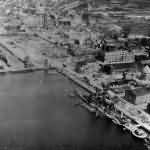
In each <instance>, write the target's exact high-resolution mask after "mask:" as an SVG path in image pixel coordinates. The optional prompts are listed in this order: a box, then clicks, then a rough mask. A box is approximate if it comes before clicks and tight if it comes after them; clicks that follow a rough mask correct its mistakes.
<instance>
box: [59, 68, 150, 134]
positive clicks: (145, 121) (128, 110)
mask: <svg viewBox="0 0 150 150" xmlns="http://www.w3.org/2000/svg"><path fill="white" fill-rule="evenodd" d="M58 70H59V73H61V74H63V75H64V76H65V77H67V78H68V79H70V80H71V81H73V82H74V83H75V84H77V85H78V86H80V87H81V88H83V89H85V90H86V91H87V92H89V93H95V92H96V90H95V89H94V88H93V87H92V86H89V85H87V84H86V83H84V82H83V81H81V80H80V79H78V78H77V77H76V76H75V75H73V74H72V73H70V71H69V70H67V69H65V68H61V69H58ZM115 95H116V94H115ZM116 98H117V99H118V102H117V103H116V104H115V108H116V109H117V110H118V111H120V112H122V113H123V114H124V115H126V116H127V117H129V118H130V119H131V120H134V121H135V122H136V123H138V124H139V125H140V126H141V127H143V128H144V129H145V130H146V131H148V132H150V115H149V114H148V113H146V112H144V111H143V110H142V109H140V108H137V107H136V106H134V105H133V104H131V103H129V102H127V101H126V100H124V99H123V98H121V97H119V96H118V95H116Z"/></svg>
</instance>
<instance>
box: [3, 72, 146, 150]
mask: <svg viewBox="0 0 150 150" xmlns="http://www.w3.org/2000/svg"><path fill="white" fill-rule="evenodd" d="M74 86H75V85H73V84H72V83H71V82H70V81H68V80H67V79H66V78H64V77H63V76H61V75H59V74H56V73H53V74H45V73H43V72H38V73H26V74H16V75H15V74H13V75H10V74H8V75H2V76H0V149H6V150H7V149H8V150H11V149H13V150H14V149H15V150H16V149H17V150H18V149H19V150H20V149H21V150H22V149H23V150H26V149H32V150H34V149H35V150H39V149H41V150H45V149H49V150H51V149H52V150H53V149H54V150H55V149H56V150H59V149H60V150H62V149H63V150H72V149H75V150H78V149H79V150H103V149H105V150H109V149H115V150H117V149H121V150H122V149H128V150H129V149H132V150H133V149H136V150H144V149H145V147H144V144H143V143H142V142H140V141H139V140H137V139H135V138H134V137H133V136H132V135H131V134H129V133H128V132H127V131H123V130H122V129H121V127H118V126H115V125H114V124H113V123H111V121H110V120H108V119H106V118H105V117H103V116H101V117H100V118H99V119H96V117H95V115H94V114H91V113H89V112H88V111H87V110H86V109H84V108H82V107H80V106H78V105H76V104H77V103H78V102H79V99H78V98H77V97H74V96H73V95H72V92H73V90H74ZM71 95H72V96H71Z"/></svg>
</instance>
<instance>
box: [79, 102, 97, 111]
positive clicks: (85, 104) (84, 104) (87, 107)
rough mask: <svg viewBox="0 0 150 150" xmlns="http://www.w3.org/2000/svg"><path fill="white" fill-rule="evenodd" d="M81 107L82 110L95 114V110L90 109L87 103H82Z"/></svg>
mask: <svg viewBox="0 0 150 150" xmlns="http://www.w3.org/2000/svg"><path fill="white" fill-rule="evenodd" d="M81 106H83V107H84V108H86V109H87V110H88V111H90V112H92V113H95V112H96V109H95V108H93V107H91V106H90V105H88V104H87V103H82V104H81Z"/></svg>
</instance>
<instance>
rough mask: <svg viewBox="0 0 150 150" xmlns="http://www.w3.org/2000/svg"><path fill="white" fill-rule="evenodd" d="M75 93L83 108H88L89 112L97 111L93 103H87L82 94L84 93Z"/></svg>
mask: <svg viewBox="0 0 150 150" xmlns="http://www.w3.org/2000/svg"><path fill="white" fill-rule="evenodd" d="M76 95H77V96H78V97H79V98H80V99H81V100H82V102H83V103H82V104H81V106H83V107H84V108H86V109H87V110H89V111H90V112H94V113H95V112H96V111H97V109H96V107H94V105H92V103H89V102H88V100H87V98H86V97H85V96H84V95H82V94H80V93H79V92H76Z"/></svg>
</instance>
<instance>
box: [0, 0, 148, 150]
mask: <svg viewBox="0 0 150 150" xmlns="http://www.w3.org/2000/svg"><path fill="white" fill-rule="evenodd" d="M149 8H150V2H149V0H144V1H142V0H0V73H1V74H2V75H3V74H13V73H26V72H38V71H44V72H46V73H49V72H51V71H54V70H55V71H56V72H58V73H59V74H61V75H62V76H65V78H67V79H69V81H70V80H71V82H72V83H74V84H75V85H77V87H79V88H81V89H82V90H78V88H77V89H76V90H75V91H74V95H76V96H77V97H78V98H79V99H80V103H79V105H80V106H82V107H83V108H85V109H87V110H88V111H89V112H91V113H92V114H95V116H96V118H98V119H99V118H100V116H101V114H103V115H104V116H105V117H106V118H108V119H110V120H111V121H112V122H113V123H114V124H116V126H119V127H120V126H121V128H122V129H125V130H127V131H129V132H128V133H131V134H132V135H133V137H134V138H137V139H139V140H141V141H142V142H143V143H144V144H145V145H146V146H147V148H150V9H149ZM70 107H72V106H70ZM135 149H136V148H135ZM93 150H94V149H93Z"/></svg>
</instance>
